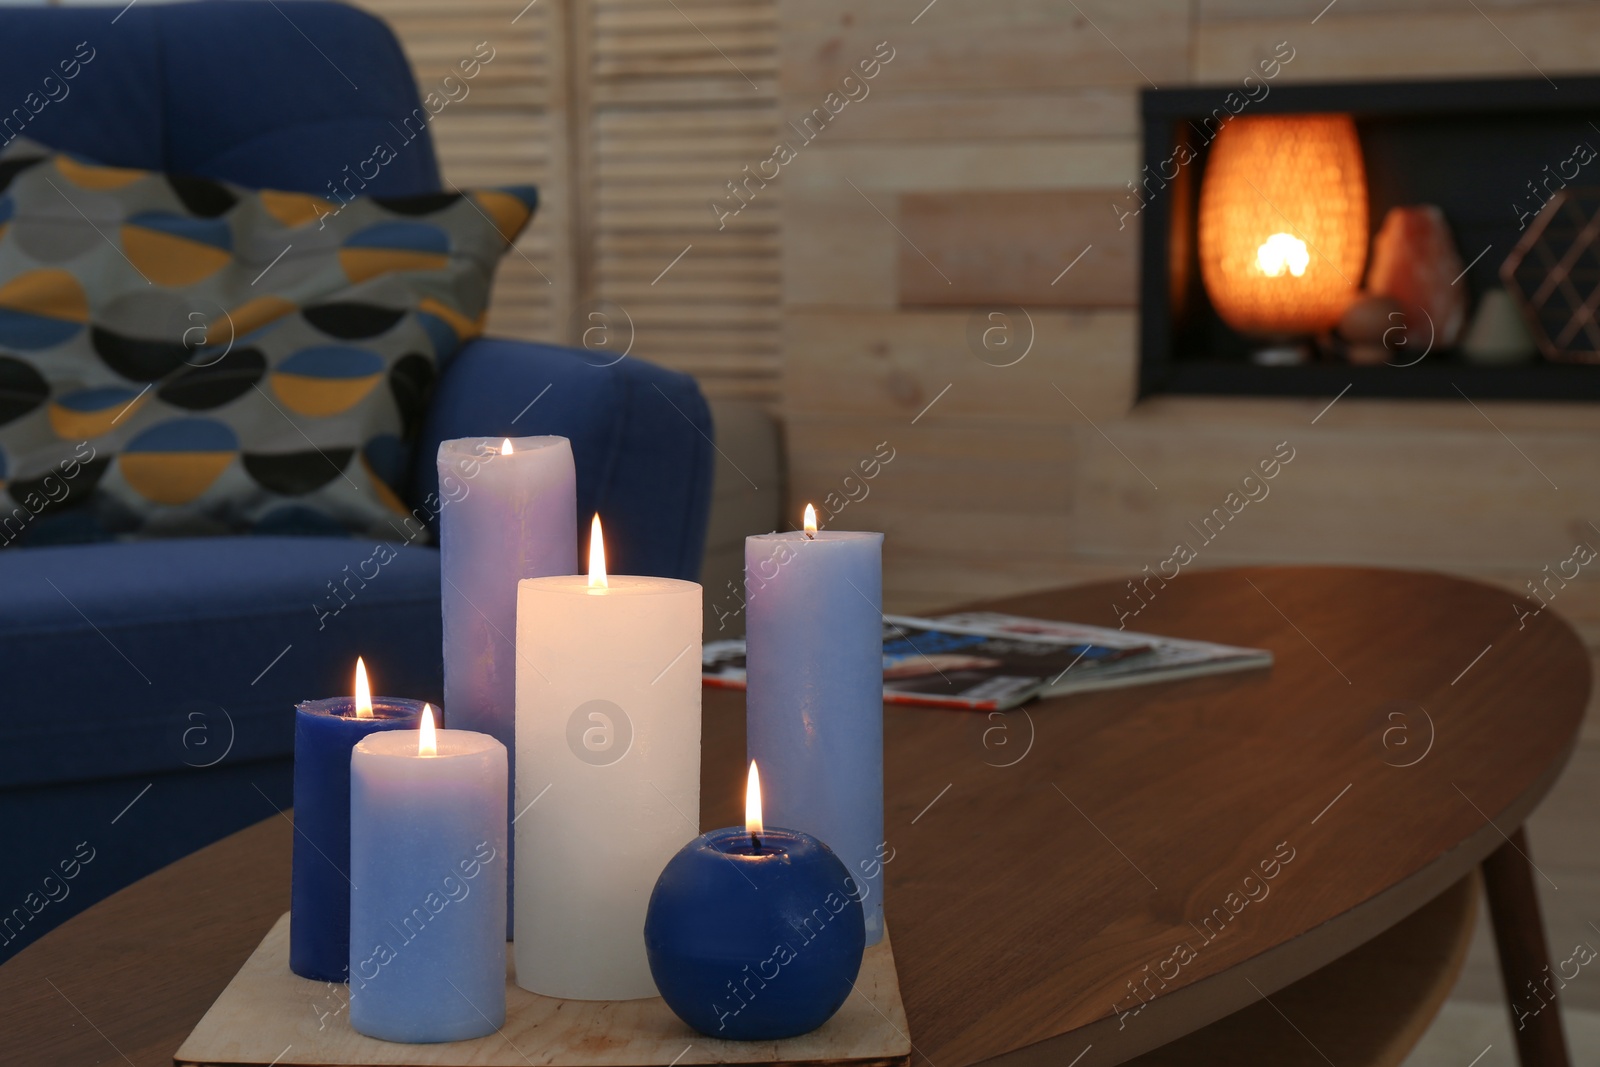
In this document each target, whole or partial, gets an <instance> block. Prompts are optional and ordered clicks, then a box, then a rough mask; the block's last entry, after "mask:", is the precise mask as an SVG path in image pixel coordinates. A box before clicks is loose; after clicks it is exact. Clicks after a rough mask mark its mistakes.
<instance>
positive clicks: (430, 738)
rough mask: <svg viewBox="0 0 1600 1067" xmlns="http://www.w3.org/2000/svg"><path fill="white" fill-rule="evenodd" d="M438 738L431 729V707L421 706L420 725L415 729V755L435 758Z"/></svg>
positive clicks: (428, 705) (437, 751)
mask: <svg viewBox="0 0 1600 1067" xmlns="http://www.w3.org/2000/svg"><path fill="white" fill-rule="evenodd" d="M438 754H439V736H438V734H437V733H435V732H434V729H433V705H432V704H424V705H422V725H421V726H419V727H418V728H417V755H419V756H437V755H438Z"/></svg>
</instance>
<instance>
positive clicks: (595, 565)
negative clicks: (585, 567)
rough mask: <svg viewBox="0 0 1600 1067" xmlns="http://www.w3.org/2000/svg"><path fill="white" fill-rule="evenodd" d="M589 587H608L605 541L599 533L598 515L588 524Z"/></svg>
mask: <svg viewBox="0 0 1600 1067" xmlns="http://www.w3.org/2000/svg"><path fill="white" fill-rule="evenodd" d="M589 588H590V589H608V588H610V583H609V582H607V581H606V542H605V538H604V537H602V536H601V535H600V516H599V515H596V516H595V517H594V522H592V523H590V524H589Z"/></svg>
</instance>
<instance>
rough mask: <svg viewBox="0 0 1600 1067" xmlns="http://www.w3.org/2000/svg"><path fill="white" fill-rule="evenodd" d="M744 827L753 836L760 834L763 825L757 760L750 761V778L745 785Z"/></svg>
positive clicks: (759, 773)
mask: <svg viewBox="0 0 1600 1067" xmlns="http://www.w3.org/2000/svg"><path fill="white" fill-rule="evenodd" d="M744 828H745V830H746V831H748V832H749V833H750V835H751V836H752V837H754V836H756V835H757V834H760V833H761V831H762V825H761V772H760V771H758V770H756V761H755V760H751V761H750V779H749V781H748V782H747V783H746V784H745V787H744Z"/></svg>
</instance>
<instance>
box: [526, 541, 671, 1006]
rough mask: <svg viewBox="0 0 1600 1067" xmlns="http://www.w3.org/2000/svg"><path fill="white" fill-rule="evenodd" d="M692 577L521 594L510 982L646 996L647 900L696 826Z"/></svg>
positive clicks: (593, 564)
mask: <svg viewBox="0 0 1600 1067" xmlns="http://www.w3.org/2000/svg"><path fill="white" fill-rule="evenodd" d="M700 622H701V593H700V586H698V585H696V584H695V583H694V582H684V581H679V580H677V579H674V578H640V577H626V576H614V575H612V576H608V575H607V573H606V559H605V544H604V542H603V540H602V538H601V533H600V519H599V517H598V516H596V517H595V520H594V523H593V525H592V527H591V533H590V539H589V573H588V575H586V576H585V575H566V576H562V577H549V578H525V579H523V580H522V581H521V582H520V583H519V584H518V593H517V778H516V790H517V802H516V809H517V811H516V815H515V816H514V822H515V828H514V832H515V834H516V841H517V849H516V864H517V878H516V890H515V894H516V895H515V899H514V901H513V907H514V908H515V909H516V920H515V921H516V929H517V937H516V942H515V950H514V951H515V955H516V964H517V984H518V985H520V986H522V987H523V988H524V989H530V990H532V991H534V992H535V993H543V994H544V995H546V996H552V997H565V998H567V999H571V1000H630V999H634V998H637V997H653V996H655V995H656V987H655V982H654V981H652V980H651V978H650V965H649V962H648V961H647V960H646V959H645V951H644V934H643V930H644V913H645V904H646V903H647V902H648V900H649V897H650V887H651V886H653V885H654V884H655V880H656V876H657V875H659V874H660V873H661V868H662V867H663V866H665V865H666V862H667V860H669V859H671V858H672V855H673V853H675V852H676V851H677V850H678V849H679V848H680V847H681V846H682V845H683V844H684V843H685V842H687V841H688V840H690V839H691V838H693V837H694V836H695V835H696V834H697V833H699V830H700V826H699V822H698V817H699V813H700Z"/></svg>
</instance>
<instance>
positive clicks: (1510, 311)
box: [1461, 289, 1539, 366]
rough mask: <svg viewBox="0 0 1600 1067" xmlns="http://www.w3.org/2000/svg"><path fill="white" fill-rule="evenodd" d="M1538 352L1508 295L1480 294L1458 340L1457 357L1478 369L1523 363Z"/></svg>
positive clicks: (1501, 291) (1497, 291) (1499, 291)
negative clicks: (1473, 312) (1459, 348)
mask: <svg viewBox="0 0 1600 1067" xmlns="http://www.w3.org/2000/svg"><path fill="white" fill-rule="evenodd" d="M1538 350H1539V349H1538V345H1537V344H1535V343H1534V340H1533V335H1532V334H1530V333H1528V324H1527V323H1525V322H1524V321H1523V320H1522V312H1521V311H1519V310H1518V309H1517V302H1516V301H1515V300H1513V299H1512V298H1511V294H1510V293H1508V292H1506V291H1505V290H1504V289H1490V290H1489V291H1488V292H1487V293H1484V294H1483V299H1481V300H1480V301H1478V310H1477V312H1476V313H1475V314H1474V315H1473V316H1472V323H1471V325H1469V326H1468V327H1467V332H1466V335H1465V336H1464V337H1463V338H1462V339H1461V355H1462V356H1463V357H1464V358H1465V359H1466V361H1467V362H1468V363H1477V364H1480V365H1482V366H1499V365H1502V364H1509V363H1525V362H1527V361H1528V360H1530V359H1532V358H1533V357H1534V355H1535V354H1537V352H1538Z"/></svg>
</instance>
